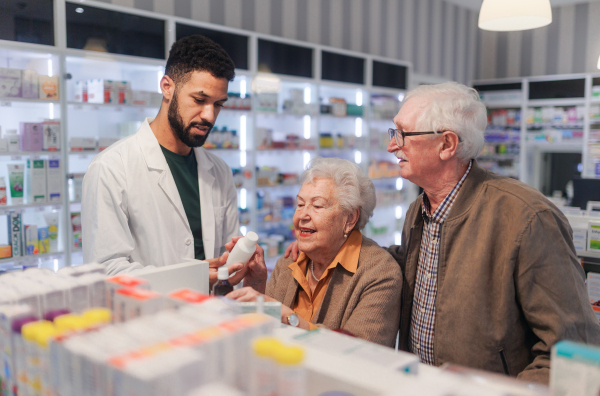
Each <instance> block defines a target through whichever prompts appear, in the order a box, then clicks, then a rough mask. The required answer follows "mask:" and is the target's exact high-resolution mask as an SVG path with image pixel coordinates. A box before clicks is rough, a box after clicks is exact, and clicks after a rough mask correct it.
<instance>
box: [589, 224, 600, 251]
mask: <svg viewBox="0 0 600 396" xmlns="http://www.w3.org/2000/svg"><path fill="white" fill-rule="evenodd" d="M587 237H588V245H587V249H588V250H589V251H592V252H600V221H590V222H589V223H588V235H587Z"/></svg>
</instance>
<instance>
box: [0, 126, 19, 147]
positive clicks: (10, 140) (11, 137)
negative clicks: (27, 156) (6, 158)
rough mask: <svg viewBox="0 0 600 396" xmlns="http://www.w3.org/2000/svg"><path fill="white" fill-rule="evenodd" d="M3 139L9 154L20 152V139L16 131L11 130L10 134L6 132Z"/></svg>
mask: <svg viewBox="0 0 600 396" xmlns="http://www.w3.org/2000/svg"><path fill="white" fill-rule="evenodd" d="M4 137H5V139H6V143H7V145H8V152H9V153H18V152H19V151H20V150H21V138H20V136H19V134H18V133H17V130H16V129H11V130H10V133H9V131H6V134H5V135H4Z"/></svg>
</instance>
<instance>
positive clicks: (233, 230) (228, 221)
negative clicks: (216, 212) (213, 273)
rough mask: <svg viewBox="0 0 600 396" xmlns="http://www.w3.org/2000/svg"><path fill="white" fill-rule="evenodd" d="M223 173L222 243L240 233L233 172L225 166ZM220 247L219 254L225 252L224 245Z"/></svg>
mask: <svg viewBox="0 0 600 396" xmlns="http://www.w3.org/2000/svg"><path fill="white" fill-rule="evenodd" d="M225 174H226V181H225V188H226V190H227V192H226V194H225V196H226V202H225V205H226V209H225V218H224V222H225V224H223V239H221V240H222V241H223V243H227V242H229V241H230V240H231V238H233V237H234V236H238V235H241V234H240V220H239V214H238V202H237V191H236V189H235V184H234V182H233V174H232V173H231V169H230V168H229V167H227V168H226V170H225ZM220 249H221V250H220V255H221V254H223V253H225V246H220Z"/></svg>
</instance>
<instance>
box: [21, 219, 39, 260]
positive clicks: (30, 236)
mask: <svg viewBox="0 0 600 396" xmlns="http://www.w3.org/2000/svg"><path fill="white" fill-rule="evenodd" d="M25 246H26V248H27V250H26V255H27V256H32V255H35V254H40V250H39V246H38V229H37V225H32V224H30V225H26V226H25Z"/></svg>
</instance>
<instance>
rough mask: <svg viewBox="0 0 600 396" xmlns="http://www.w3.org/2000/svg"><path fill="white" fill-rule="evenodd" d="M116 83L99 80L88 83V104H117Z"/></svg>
mask: <svg viewBox="0 0 600 396" xmlns="http://www.w3.org/2000/svg"><path fill="white" fill-rule="evenodd" d="M114 88H115V83H114V81H112V80H104V79H102V78H97V79H93V80H88V81H87V97H88V100H87V101H88V103H116V102H117V100H116V97H115V96H116V95H115V93H114Z"/></svg>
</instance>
